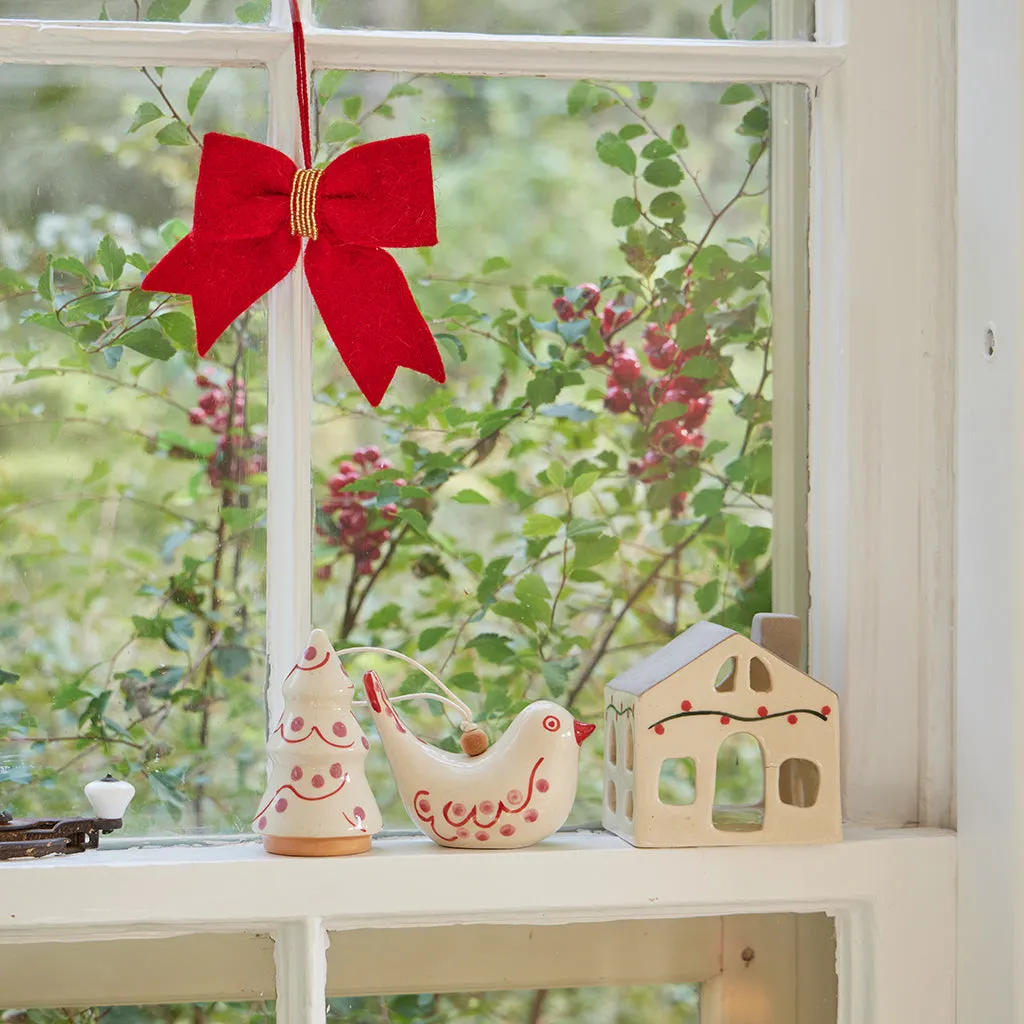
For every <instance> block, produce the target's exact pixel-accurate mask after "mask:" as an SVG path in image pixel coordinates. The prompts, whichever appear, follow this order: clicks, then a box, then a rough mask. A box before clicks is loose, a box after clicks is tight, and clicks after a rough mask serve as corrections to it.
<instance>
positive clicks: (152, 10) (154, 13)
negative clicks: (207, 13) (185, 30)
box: [146, 0, 192, 21]
mask: <svg viewBox="0 0 1024 1024" xmlns="http://www.w3.org/2000/svg"><path fill="white" fill-rule="evenodd" d="M191 2H192V0H153V2H152V3H151V4H150V5H149V10H147V11H146V21H180V20H181V16H182V15H183V14H184V13H185V12H186V11H187V10H188V8H189V4H190V3H191Z"/></svg>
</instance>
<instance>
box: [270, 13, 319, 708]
mask: <svg viewBox="0 0 1024 1024" xmlns="http://www.w3.org/2000/svg"><path fill="white" fill-rule="evenodd" d="M281 6H282V5H281V4H277V5H275V11H274V15H275V17H278V16H280V12H279V10H278V8H279V7H281ZM283 7H284V8H285V9H287V7H288V4H287V0H285V2H284V4H283ZM268 73H269V76H270V130H269V141H270V145H271V146H273V147H275V148H276V149H280V150H283V151H284V152H286V153H290V154H291V155H292V156H293V157H294V158H295V159H296V162H298V161H299V160H300V159H301V156H300V143H299V123H298V107H297V104H296V99H295V70H294V63H293V59H292V54H291V52H290V51H285V52H284V53H282V54H281V56H280V57H278V58H277V60H275V61H274V62H273V63H272V64H271V65H270V66H269V68H268ZM267 334H268V338H267V376H268V389H269V394H268V403H267V406H268V407H267V475H268V480H267V491H268V494H267V506H268V512H267V653H268V662H269V668H268V677H267V718H268V726H269V727H271V728H272V727H273V725H274V724H275V723H276V722H277V720H278V719H279V718H280V716H281V714H282V712H283V710H284V700H283V696H282V687H283V684H284V679H285V676H286V675H287V673H288V670H289V669H290V668H291V666H292V664H293V662H294V660H295V657H296V655H297V652H298V651H299V650H300V649H301V645H302V644H303V643H304V642H305V640H306V637H307V636H308V634H309V629H310V617H311V604H312V544H313V532H312V522H313V493H312V484H311V479H310V465H311V456H310V406H311V403H312V394H313V391H312V379H313V369H312V361H313V355H312V353H313V315H312V302H311V300H310V298H309V293H308V290H307V289H306V287H305V283H304V280H303V272H302V263H301V261H300V262H299V263H298V264H297V265H296V266H295V269H294V270H293V271H292V272H291V273H290V274H289V275H288V276H287V277H286V278H285V279H284V280H283V281H282V282H281V283H280V284H278V285H277V286H276V287H275V288H274V289H273V290H272V291H271V293H270V299H269V316H268V331H267Z"/></svg>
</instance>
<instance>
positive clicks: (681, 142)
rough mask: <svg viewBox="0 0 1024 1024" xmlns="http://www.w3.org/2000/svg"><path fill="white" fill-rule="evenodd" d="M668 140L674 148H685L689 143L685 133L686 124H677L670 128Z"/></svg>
mask: <svg viewBox="0 0 1024 1024" xmlns="http://www.w3.org/2000/svg"><path fill="white" fill-rule="evenodd" d="M669 141H670V142H671V143H672V145H673V146H675V148H676V149H686V147H687V146H688V145H689V144H690V140H689V138H688V137H687V135H686V125H685V124H677V125H676V126H675V127H674V128H673V129H672V134H671V135H669Z"/></svg>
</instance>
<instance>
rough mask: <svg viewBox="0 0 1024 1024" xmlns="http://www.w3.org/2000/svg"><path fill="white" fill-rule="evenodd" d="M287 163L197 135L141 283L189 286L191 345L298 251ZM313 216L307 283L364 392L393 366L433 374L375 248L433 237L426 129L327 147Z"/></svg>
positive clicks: (217, 328) (419, 330)
mask: <svg viewBox="0 0 1024 1024" xmlns="http://www.w3.org/2000/svg"><path fill="white" fill-rule="evenodd" d="M296 171H297V168H296V166H295V163H294V162H293V161H292V160H291V159H289V158H288V157H287V156H286V155H285V154H284V153H281V152H279V151H278V150H276V149H271V148H270V147H269V146H263V145H261V144H260V143H258V142H250V141H248V140H247V139H238V138H234V137H233V136H230V135H219V134H216V133H211V134H208V135H207V136H206V137H205V139H204V146H203V155H202V159H201V161H200V164H199V182H198V185H197V187H196V203H195V216H194V220H193V225H192V231H191V233H190V234H188V235H186V236H185V238H183V239H182V240H181V241H180V242H179V243H178V244H177V245H176V246H175V247H174V248H173V249H171V251H170V252H169V253H167V255H166V256H165V257H164V258H163V259H162V260H161V261H160V262H159V263H158V264H157V265H156V266H155V267H154V268H153V269H152V270H151V271H150V272H149V273H148V274H147V275H146V279H145V280H144V281H143V282H142V287H143V288H145V289H147V290H148V291H158V292H175V293H181V294H186V295H191V296H192V302H193V305H194V307H195V317H196V342H197V348H198V349H199V354H200V355H206V353H207V352H208V351H209V350H210V348H211V347H212V346H213V343H214V342H215V341H216V340H217V338H219V337H220V335H221V334H222V333H223V332H224V331H225V330H226V329H227V328H228V326H229V325H230V324H231V322H232V321H233V320H234V319H235V318H236V317H237V316H239V315H240V314H241V313H243V312H245V310H246V309H248V308H249V306H251V305H252V304H253V303H254V302H255V301H256V300H257V299H258V298H259V297H260V296H261V295H263V294H264V293H266V292H267V291H268V290H269V289H270V288H272V287H273V286H274V285H275V284H277V282H278V281H280V280H281V279H282V278H283V277H284V276H285V275H286V274H287V273H288V272H289V271H290V270H291V269H292V267H294V266H295V262H296V260H298V258H299V254H300V252H301V250H302V237H301V236H300V235H298V234H293V233H292V227H293V217H292V211H291V200H292V189H293V183H294V182H295V175H296ZM307 173H308V172H307ZM315 223H316V235H317V237H316V238H315V239H313V238H310V239H309V240H308V242H307V245H306V255H305V259H304V261H303V265H304V267H305V270H306V279H307V280H308V281H309V290H310V291H311V292H312V293H313V298H314V300H315V301H316V305H317V308H318V309H319V310H320V315H321V316H322V317H323V320H324V324H325V325H326V326H327V331H328V333H329V334H330V336H331V339H332V340H333V342H334V345H335V347H336V348H337V350H338V353H339V355H340V356H341V358H342V359H343V360H344V362H345V365H346V366H347V367H348V370H349V372H350V373H351V374H352V376H353V377H354V378H355V382H356V384H357V385H358V386H359V389H360V390H361V391H362V392H363V394H364V395H365V396H366V397H367V399H368V400H369V401H370V403H371V404H372V405H378V404H379V403H380V401H381V399H382V398H383V397H384V393H385V391H387V388H388V385H389V384H390V383H391V380H392V378H393V377H394V375H395V370H397V369H398V367H399V366H407V367H408V368H409V369H411V370H418V371H419V372H420V373H425V374H426V375H427V376H428V377H432V378H433V379H434V380H436V381H438V382H439V383H444V379H445V373H444V364H443V363H442V362H441V356H440V353H439V352H438V350H437V345H436V343H435V341H434V337H433V335H432V334H431V332H430V328H429V327H427V324H426V322H425V321H424V319H423V316H422V315H421V313H420V311H419V309H418V308H417V306H416V303H415V301H414V300H413V297H412V294H411V293H410V291H409V286H408V284H407V282H406V280H405V276H404V275H403V274H402V271H401V270H400V269H399V267H398V264H397V263H396V262H395V261H394V259H393V258H392V257H391V256H390V255H389V254H388V253H386V252H384V248H385V247H387V248H396V249H403V248H407V247H411V246H426V245H435V244H436V243H437V226H436V220H435V214H434V191H433V177H432V174H431V167H430V143H429V141H428V139H427V136H425V135H405V136H402V137H400V138H395V139H384V140H383V141H381V142H370V143H367V144H366V145H363V146H357V147H355V148H354V149H350V150H348V151H347V152H345V153H342V154H341V155H340V156H338V157H337V158H336V159H335V160H333V161H332V162H331V163H330V164H329V165H328V166H327V167H326V169H325V170H324V171H323V173H322V175H321V176H320V179H319V183H318V187H317V192H316V207H315Z"/></svg>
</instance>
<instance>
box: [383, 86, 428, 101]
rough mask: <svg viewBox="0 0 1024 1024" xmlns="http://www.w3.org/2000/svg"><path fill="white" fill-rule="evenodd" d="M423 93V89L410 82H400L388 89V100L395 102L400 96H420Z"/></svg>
mask: <svg viewBox="0 0 1024 1024" xmlns="http://www.w3.org/2000/svg"><path fill="white" fill-rule="evenodd" d="M422 92H423V90H422V89H417V88H416V86H415V85H412V84H411V83H410V82H398V83H397V84H395V85H393V86H391V88H390V89H388V99H389V100H395V99H398V98H399V97H400V96H419V95H420V94H421V93H422Z"/></svg>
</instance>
